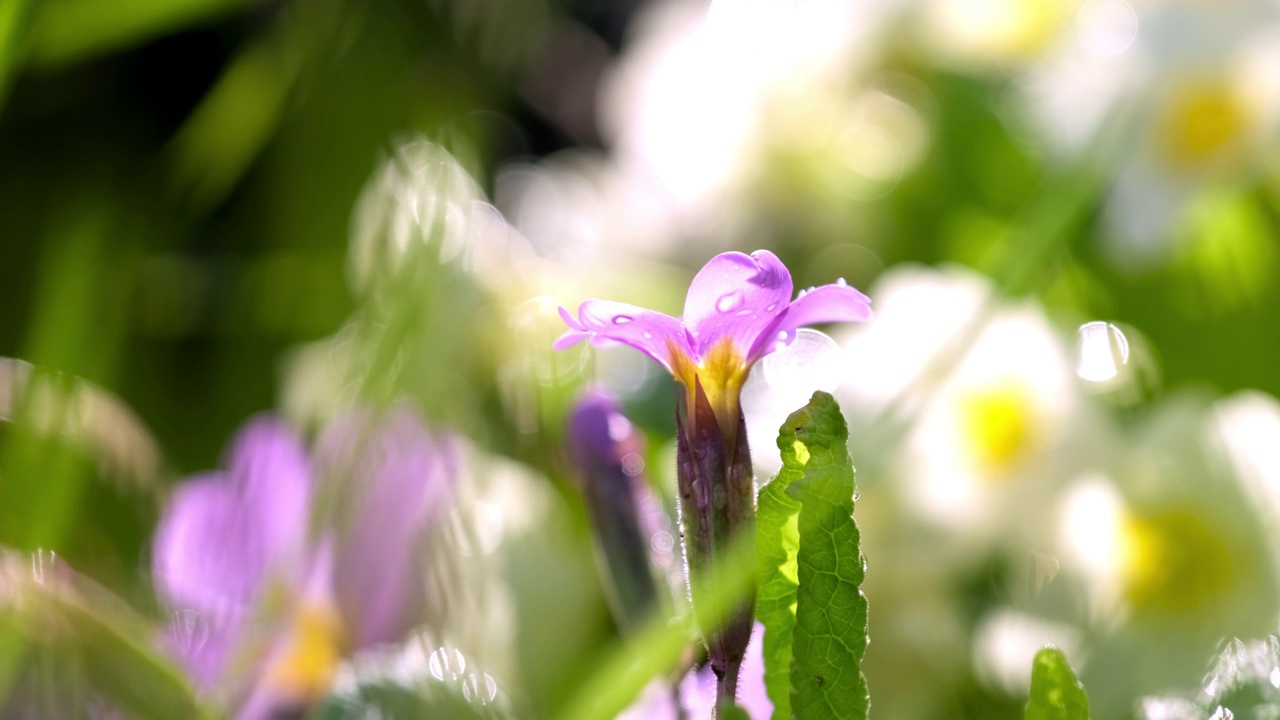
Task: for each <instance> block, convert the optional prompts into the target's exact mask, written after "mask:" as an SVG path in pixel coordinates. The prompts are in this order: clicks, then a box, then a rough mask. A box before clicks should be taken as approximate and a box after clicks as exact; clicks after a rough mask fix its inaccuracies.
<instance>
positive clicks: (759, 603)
mask: <svg viewBox="0 0 1280 720" xmlns="http://www.w3.org/2000/svg"><path fill="white" fill-rule="evenodd" d="M789 425H790V423H788V426H789ZM782 437H783V438H786V437H788V435H787V433H786V429H785V428H784V430H783V434H782ZM778 445H779V447H780V448H781V449H782V469H781V470H779V471H778V474H777V475H776V476H774V478H773V480H772V481H770V482H769V484H768V485H765V486H764V487H763V488H761V489H760V498H759V500H758V502H757V503H756V505H757V509H756V557H758V558H759V564H760V576H759V589H758V590H757V591H756V619H757V620H759V621H760V623H761V624H762V625H764V641H763V646H764V658H765V663H764V666H765V671H764V684H765V689H766V690H767V691H768V693H769V700H770V701H772V702H773V712H774V717H779V718H788V717H791V631H792V628H793V627H795V624H796V586H797V578H798V576H797V574H796V555H797V553H798V552H799V549H800V525H799V516H800V503H799V502H797V501H796V500H794V499H792V498H791V497H790V496H789V495H787V488H788V487H790V486H791V483H793V482H795V481H796V480H798V479H800V478H802V477H804V467H805V465H804V461H802V460H800V459H798V458H797V457H796V453H797V449H796V448H797V446H796V444H795V439H794V430H793V431H792V434H791V440H790V441H789V442H787V443H783V442H782V441H781V440H780V441H779V443H778ZM799 447H803V445H801V446H799ZM805 459H806V460H807V459H808V458H807V456H806V457H805Z"/></svg>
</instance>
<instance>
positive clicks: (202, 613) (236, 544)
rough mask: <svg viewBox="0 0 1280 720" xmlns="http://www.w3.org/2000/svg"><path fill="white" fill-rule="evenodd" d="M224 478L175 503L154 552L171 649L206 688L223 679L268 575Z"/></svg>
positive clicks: (198, 482)
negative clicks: (169, 616)
mask: <svg viewBox="0 0 1280 720" xmlns="http://www.w3.org/2000/svg"><path fill="white" fill-rule="evenodd" d="M245 521H246V517H245V516H244V514H243V513H241V512H240V504H239V502H238V499H237V498H236V495H235V488H234V487H233V486H232V485H231V483H230V482H228V481H227V479H226V478H225V477H223V476H222V475H221V474H218V473H210V474H208V475H205V476H201V477H198V478H196V479H193V480H189V481H187V482H186V483H184V484H183V485H181V486H180V487H179V488H178V489H177V490H176V491H174V493H173V496H172V497H171V498H170V499H169V504H168V505H167V506H166V508H165V511H164V515H163V516H162V517H161V519H160V524H159V527H158V528H157V529H156V536H155V543H154V545H153V546H152V573H153V575H154V579H155V585H156V590H157V592H158V594H159V595H160V596H161V598H162V599H163V600H164V601H165V602H166V604H168V605H169V606H170V607H172V608H174V609H175V613H174V616H173V617H172V619H171V621H170V626H169V634H168V637H167V642H166V644H167V645H168V646H169V648H170V650H171V651H172V652H173V654H174V656H175V657H176V658H177V659H178V660H179V661H180V662H181V663H182V665H183V666H184V667H185V668H186V669H187V671H188V672H189V673H191V677H192V679H193V680H195V682H196V683H197V684H198V685H199V686H200V687H202V688H204V689H209V688H212V687H213V685H214V684H215V683H216V682H217V680H218V678H219V677H220V676H221V674H222V671H223V668H224V667H225V665H226V662H227V658H228V657H229V655H230V652H231V648H232V647H233V646H234V645H235V644H236V638H237V637H238V636H239V630H240V627H241V622H242V618H243V616H244V615H245V614H246V613H247V609H248V606H249V605H250V603H251V602H252V601H253V598H254V596H255V595H256V593H257V591H258V588H259V586H260V585H261V583H262V576H263V573H264V570H265V566H266V563H265V557H266V556H265V554H264V553H263V552H262V550H261V548H260V547H257V543H258V539H257V538H258V534H257V533H256V532H255V531H254V530H253V529H252V528H250V527H247V526H246V522H245Z"/></svg>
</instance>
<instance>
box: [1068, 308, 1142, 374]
mask: <svg viewBox="0 0 1280 720" xmlns="http://www.w3.org/2000/svg"><path fill="white" fill-rule="evenodd" d="M1077 337H1078V339H1079V343H1080V347H1079V362H1078V363H1077V364H1076V374H1077V375H1079V376H1080V377H1082V378H1084V379H1085V380H1089V381H1091V382H1105V381H1107V380H1111V379H1112V378H1114V377H1115V376H1116V375H1118V374H1120V369H1121V368H1122V367H1124V365H1125V364H1126V363H1128V362H1129V340H1128V339H1127V338H1126V337H1125V336H1124V333H1123V332H1121V331H1120V328H1118V327H1116V326H1115V325H1112V324H1111V323H1108V322H1102V321H1095V322H1089V323H1085V324H1084V325H1081V326H1080V329H1079V330H1078V331H1077Z"/></svg>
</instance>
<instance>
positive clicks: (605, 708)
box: [555, 536, 756, 720]
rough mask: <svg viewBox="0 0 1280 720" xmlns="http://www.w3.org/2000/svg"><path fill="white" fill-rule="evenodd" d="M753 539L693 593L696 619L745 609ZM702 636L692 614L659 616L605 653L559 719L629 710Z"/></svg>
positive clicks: (589, 718)
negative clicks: (650, 683) (690, 644)
mask: <svg viewBox="0 0 1280 720" xmlns="http://www.w3.org/2000/svg"><path fill="white" fill-rule="evenodd" d="M754 544H755V539H754V538H751V537H750V536H744V537H743V538H742V539H740V540H738V541H737V542H736V543H735V545H734V546H733V547H732V548H730V550H729V553H727V554H726V556H725V557H726V560H725V562H722V563H720V564H718V565H716V566H715V567H714V568H713V570H712V572H711V573H710V576H709V577H707V578H705V581H704V582H700V583H698V584H696V585H695V586H694V588H693V598H694V602H695V603H697V604H698V608H699V610H698V615H699V617H701V618H706V619H707V622H709V623H714V622H718V621H719V620H721V619H723V618H725V617H728V615H729V613H730V612H732V611H734V610H737V609H738V608H739V607H741V605H742V602H743V599H744V598H746V597H748V596H749V592H750V590H751V586H752V584H753V581H754V579H755V571H756V566H755V561H754V557H753V555H754V552H755V547H754ZM697 637H698V631H697V626H696V623H695V622H694V620H693V613H692V611H690V610H688V609H686V611H685V612H684V613H682V614H680V615H678V616H676V617H670V616H663V615H657V616H655V617H654V619H653V620H652V621H650V622H649V623H648V624H646V625H644V626H643V627H641V628H640V629H639V630H638V631H637V632H636V633H634V634H633V635H632V636H631V637H630V638H629V639H628V640H627V641H625V642H623V643H621V644H619V645H616V646H614V647H613V648H611V649H610V650H609V651H607V652H606V654H605V656H604V658H602V659H601V661H600V662H597V663H594V664H593V667H595V668H596V669H595V671H594V672H591V673H589V674H588V675H587V676H586V677H585V678H584V679H583V681H582V683H581V688H582V689H581V690H580V691H579V692H578V693H577V694H575V695H574V697H573V698H571V699H570V700H569V702H568V704H567V705H566V706H565V708H564V710H563V712H557V713H555V717H559V718H568V719H569V720H609V719H611V718H614V717H617V715H618V714H619V713H620V712H622V711H623V710H624V709H626V707H627V705H628V704H629V703H631V702H632V701H633V700H634V699H635V698H636V697H637V696H638V695H639V694H640V691H641V690H642V689H643V688H644V686H645V685H647V684H648V683H649V682H650V681H651V680H653V679H654V678H657V677H662V676H664V675H668V674H670V673H671V672H672V671H674V670H676V669H677V666H678V665H679V663H680V660H681V656H682V655H684V653H685V650H686V649H687V648H688V646H689V643H690V642H691V641H694V640H696V639H697Z"/></svg>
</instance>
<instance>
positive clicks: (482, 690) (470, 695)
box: [462, 673, 498, 705]
mask: <svg viewBox="0 0 1280 720" xmlns="http://www.w3.org/2000/svg"><path fill="white" fill-rule="evenodd" d="M462 695H463V697H465V698H466V699H467V700H468V701H470V702H473V703H477V704H480V705H487V704H489V703H491V702H493V699H494V698H496V697H497V696H498V683H497V682H495V681H494V679H493V677H492V676H491V675H489V673H472V674H470V675H468V676H467V679H466V680H464V681H462Z"/></svg>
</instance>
